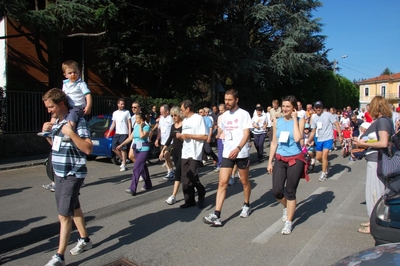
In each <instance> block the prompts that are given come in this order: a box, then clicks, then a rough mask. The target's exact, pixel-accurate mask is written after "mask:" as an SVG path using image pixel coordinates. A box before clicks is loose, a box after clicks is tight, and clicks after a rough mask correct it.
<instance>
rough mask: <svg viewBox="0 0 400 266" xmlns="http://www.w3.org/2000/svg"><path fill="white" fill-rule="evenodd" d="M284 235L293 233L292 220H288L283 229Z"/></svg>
mask: <svg viewBox="0 0 400 266" xmlns="http://www.w3.org/2000/svg"><path fill="white" fill-rule="evenodd" d="M281 233H282V235H290V234H291V233H292V222H291V221H286V222H285V225H284V226H283V229H282V232H281Z"/></svg>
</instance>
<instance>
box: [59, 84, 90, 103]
mask: <svg viewBox="0 0 400 266" xmlns="http://www.w3.org/2000/svg"><path fill="white" fill-rule="evenodd" d="M62 90H63V92H65V94H67V96H68V105H69V106H71V107H75V106H81V107H82V108H84V107H85V106H86V95H87V94H90V90H89V88H88V87H87V85H86V83H85V82H84V81H83V80H81V79H78V80H77V81H75V82H73V83H71V82H70V81H69V79H66V80H64V81H63V88H62Z"/></svg>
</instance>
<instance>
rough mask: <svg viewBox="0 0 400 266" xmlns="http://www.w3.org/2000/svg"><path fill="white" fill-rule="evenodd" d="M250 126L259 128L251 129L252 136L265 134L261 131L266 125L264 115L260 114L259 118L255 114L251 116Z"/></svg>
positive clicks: (266, 121) (263, 130)
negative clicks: (253, 125)
mask: <svg viewBox="0 0 400 266" xmlns="http://www.w3.org/2000/svg"><path fill="white" fill-rule="evenodd" d="M251 122H252V124H256V125H257V126H259V127H261V128H260V129H258V128H253V133H254V134H261V133H265V132H266V130H265V129H263V126H264V125H265V124H266V123H268V119H267V116H266V115H265V114H261V116H258V115H257V114H256V115H255V116H253V118H252V119H251Z"/></svg>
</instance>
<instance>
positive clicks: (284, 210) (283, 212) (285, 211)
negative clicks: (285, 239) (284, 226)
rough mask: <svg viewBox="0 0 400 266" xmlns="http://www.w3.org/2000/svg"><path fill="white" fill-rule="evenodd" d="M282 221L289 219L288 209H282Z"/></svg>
mask: <svg viewBox="0 0 400 266" xmlns="http://www.w3.org/2000/svg"><path fill="white" fill-rule="evenodd" d="M282 221H284V222H286V221H287V209H286V208H283V211H282Z"/></svg>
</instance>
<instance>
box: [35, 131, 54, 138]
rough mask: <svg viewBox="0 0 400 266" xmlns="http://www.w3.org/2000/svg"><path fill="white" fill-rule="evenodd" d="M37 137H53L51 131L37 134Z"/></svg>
mask: <svg viewBox="0 0 400 266" xmlns="http://www.w3.org/2000/svg"><path fill="white" fill-rule="evenodd" d="M37 135H38V136H40V137H45V138H47V137H51V132H50V131H43V132H39V133H37Z"/></svg>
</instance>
